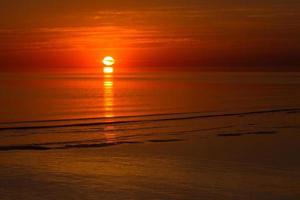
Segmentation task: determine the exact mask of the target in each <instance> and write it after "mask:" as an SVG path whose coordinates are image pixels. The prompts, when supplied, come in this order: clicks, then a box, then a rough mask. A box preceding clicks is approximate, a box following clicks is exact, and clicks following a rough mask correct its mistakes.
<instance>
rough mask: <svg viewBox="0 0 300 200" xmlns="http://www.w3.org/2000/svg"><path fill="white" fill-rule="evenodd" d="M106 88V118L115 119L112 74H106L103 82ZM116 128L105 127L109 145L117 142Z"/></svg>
mask: <svg viewBox="0 0 300 200" xmlns="http://www.w3.org/2000/svg"><path fill="white" fill-rule="evenodd" d="M103 88H104V91H103V92H104V101H103V107H104V116H105V118H112V117H114V112H113V111H114V80H113V75H112V74H105V75H104V80H103ZM114 129H115V127H114V126H113V125H107V126H105V127H104V136H105V138H106V141H107V142H108V143H113V142H116V135H115V133H114Z"/></svg>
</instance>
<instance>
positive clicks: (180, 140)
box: [0, 73, 300, 199]
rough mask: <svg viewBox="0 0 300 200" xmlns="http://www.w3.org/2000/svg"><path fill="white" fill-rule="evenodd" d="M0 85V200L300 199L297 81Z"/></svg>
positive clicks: (133, 78)
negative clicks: (100, 199)
mask: <svg viewBox="0 0 300 200" xmlns="http://www.w3.org/2000/svg"><path fill="white" fill-rule="evenodd" d="M0 79H1V85H0V91H1V93H0V104H1V114H0V154H1V155H0V176H1V180H0V194H1V196H2V197H3V199H41V198H42V199H99V198H102V199H132V198H134V199H140V198H144V199H145V198H146V199H199V198H201V199H299V197H300V194H299V191H300V182H299V180H300V159H299V158H298V156H297V153H298V152H299V150H300V147H299V145H298V144H299V142H300V140H299V139H300V138H299V134H298V133H299V130H300V94H299V93H298V89H299V86H300V74H297V73H193V74H187V73H185V74H184V73H183V74H182V73H173V74H168V75H166V74H134V75H133V74H121V75H120V74H119V75H114V76H106V77H101V76H98V75H95V74H41V75H34V76H33V75H20V76H15V75H11V74H2V75H1V77H0ZM104 147H106V148H104ZM107 147H110V148H107ZM20 188H22V189H21V190H22V192H21V193H15V191H16V190H19V189H20ZM33 188H38V189H37V190H35V189H33Z"/></svg>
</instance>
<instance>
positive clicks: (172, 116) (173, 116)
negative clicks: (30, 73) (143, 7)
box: [0, 108, 300, 132]
mask: <svg viewBox="0 0 300 200" xmlns="http://www.w3.org/2000/svg"><path fill="white" fill-rule="evenodd" d="M281 112H287V113H291V112H292V113H296V112H300V108H282V109H270V110H258V111H248V112H235V113H215V114H205V115H203V113H202V114H200V113H199V112H190V113H167V114H151V115H140V116H129V117H114V118H109V120H113V121H100V122H83V121H88V120H105V119H106V120H107V118H82V119H63V120H44V121H32V122H29V121H28V122H21V123H32V124H34V123H41V122H43V123H51V122H60V123H61V122H69V121H70V122H74V121H80V122H81V121H82V122H81V123H68V124H54V125H53V124H52V125H31V126H7V127H0V132H3V131H14V130H34V129H56V128H72V127H74V128H75V127H90V126H99V125H117V124H130V123H144V122H163V121H176V120H192V119H201V118H216V117H234V116H241V117H242V116H248V115H256V114H267V113H281ZM165 116H169V117H165ZM147 117H151V118H147ZM153 117H154V118H153ZM157 117H159V118H157ZM132 118H137V119H136V120H116V119H132ZM139 118H140V119H139ZM15 123H18V124H20V122H15Z"/></svg>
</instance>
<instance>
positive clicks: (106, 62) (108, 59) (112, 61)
mask: <svg viewBox="0 0 300 200" xmlns="http://www.w3.org/2000/svg"><path fill="white" fill-rule="evenodd" d="M102 63H103V64H104V65H106V66H112V65H113V64H115V59H114V58H113V57H111V56H106V57H104V58H103V60H102Z"/></svg>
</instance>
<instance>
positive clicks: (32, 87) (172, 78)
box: [0, 72, 300, 147]
mask: <svg viewBox="0 0 300 200" xmlns="http://www.w3.org/2000/svg"><path fill="white" fill-rule="evenodd" d="M299 84H300V74H298V73H216V72H212V73H208V72H201V73H200V72H198V73H179V72H177V73H144V74H115V75H106V76H102V75H101V74H100V75H99V74H38V75H37V74H35V75H28V74H27V75H18V76H16V75H13V74H2V75H1V85H0V91H1V93H0V105H1V114H0V121H1V124H0V131H1V132H2V134H1V136H2V137H4V136H5V135H9V136H10V137H7V138H4V139H2V140H1V142H0V143H1V145H4V146H5V145H31V144H35V145H40V146H47V147H49V145H50V144H51V145H52V146H53V147H62V146H64V145H65V146H66V145H67V144H69V145H75V144H78V143H80V144H82V143H84V144H85V143H90V142H91V141H92V142H94V141H96V142H99V140H100V139H105V138H103V137H104V134H101V133H106V132H107V131H111V132H116V131H120V130H122V131H123V132H124V131H125V132H126V134H124V133H123V134H121V135H120V134H118V133H116V135H117V136H118V137H124V138H127V139H129V141H131V140H130V139H132V138H134V137H136V136H140V135H143V134H141V133H140V132H141V129H145V128H147V129H150V130H151V129H154V128H156V129H158V128H160V129H161V130H156V131H157V132H166V131H168V132H169V131H173V130H172V128H171V127H173V126H171V127H170V126H169V124H167V123H163V122H169V121H171V122H173V121H176V123H177V122H178V121H180V119H186V118H192V119H193V118H197V117H199V118H201V117H205V116H215V115H217V116H218V115H224V114H225V115H228V114H229V115H231V114H239V113H247V112H257V111H259V112H260V111H263V112H264V111H267V112H269V111H281V110H285V109H288V110H289V109H291V111H292V110H293V109H296V110H297V109H299V107H300V94H299V93H298V92H297V91H298V88H299ZM172 119H176V120H173V121H172ZM146 122H147V123H146ZM150 122H151V123H150ZM158 122H161V124H159V123H158ZM165 126H166V127H167V128H163V127H165ZM173 128H174V127H173ZM197 128H201V127H197V126H196V127H195V125H194V126H183V127H181V128H180V130H181V131H191V129H197ZM132 129H133V130H132ZM176 129H179V127H177V126H176ZM138 132H139V133H138ZM148 132H149V131H148ZM148 132H147V134H149V133H148ZM46 133H47V134H46ZM86 133H92V134H86ZM144 134H146V133H144ZM12 135H16V136H18V137H13V136H12ZM150 135H151V134H150ZM120 139H121V138H119V139H118V140H117V139H116V138H115V141H121V140H120ZM122 141H123V140H122ZM126 141H127V140H126ZM104 142H107V141H106V140H105V141H104Z"/></svg>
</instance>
